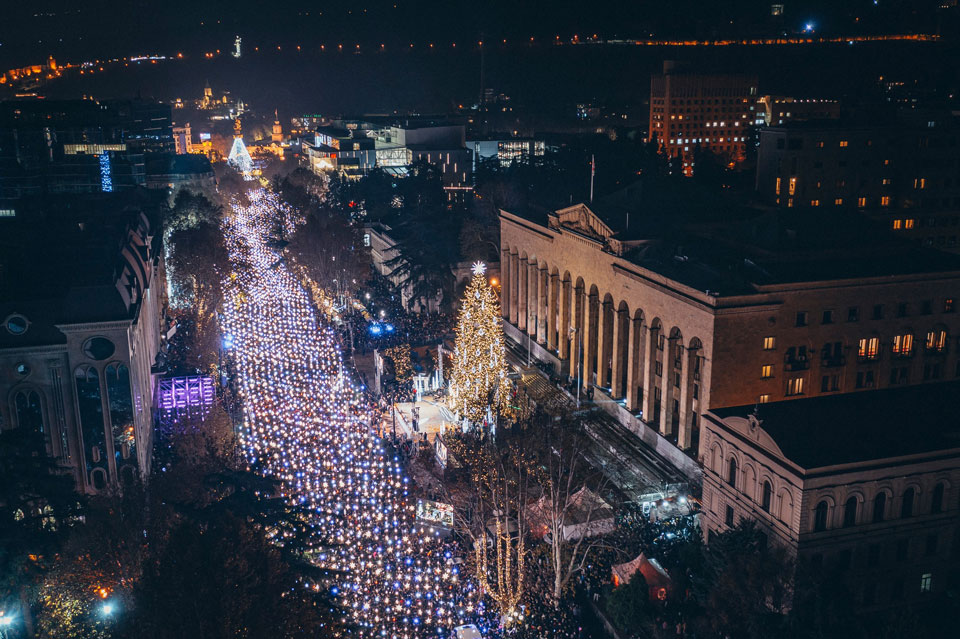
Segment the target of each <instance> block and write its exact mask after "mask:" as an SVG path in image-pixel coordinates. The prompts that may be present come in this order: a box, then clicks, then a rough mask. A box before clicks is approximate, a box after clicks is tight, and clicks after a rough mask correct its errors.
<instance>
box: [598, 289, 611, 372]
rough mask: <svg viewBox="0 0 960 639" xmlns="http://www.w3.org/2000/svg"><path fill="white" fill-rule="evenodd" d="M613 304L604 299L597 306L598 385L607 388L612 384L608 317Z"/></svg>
mask: <svg viewBox="0 0 960 639" xmlns="http://www.w3.org/2000/svg"><path fill="white" fill-rule="evenodd" d="M611 307H612V304H611V303H610V302H607V301H603V302H601V303H600V305H599V306H598V307H597V309H598V310H597V325H598V326H597V386H600V387H601V388H606V387H607V386H609V385H610V376H609V375H607V365H608V364H609V363H610V337H611V335H610V331H609V330H608V329H609V327H608V325H607V324H608V323H607V319H608V318H609V317H610V314H611Z"/></svg>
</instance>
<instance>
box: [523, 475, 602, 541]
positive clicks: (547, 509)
mask: <svg viewBox="0 0 960 639" xmlns="http://www.w3.org/2000/svg"><path fill="white" fill-rule="evenodd" d="M554 516H555V515H554V508H553V502H552V501H551V500H550V498H549V497H547V496H544V497H541V498H540V499H538V500H537V501H536V502H534V503H533V504H531V505H529V506H527V509H526V517H527V520H528V521H529V522H530V526H529V528H530V530H532V531H533V532H534V534H539V535H541V536H542V535H546V534H548V533H550V532H551V528H552V526H551V521H552V520H553V517H554ZM556 516H559V517H560V519H561V521H562V523H563V525H562V526H561V529H560V534H561V535H562V538H563V540H565V541H570V540H575V539H580V538H582V537H593V536H596V535H605V534H607V533H609V532H613V529H614V527H615V522H614V518H613V508H612V507H611V506H610V504H608V503H607V502H605V501H604V500H603V498H602V497H600V495H598V494H596V493H595V492H593V491H592V490H590V489H589V488H587V487H586V486H584V487H583V488H581V489H580V490H578V491H577V492H575V493H574V494H573V495H571V496H570V498H569V499H568V500H567V505H566V507H565V508H563V510H562V512H559V513H556Z"/></svg>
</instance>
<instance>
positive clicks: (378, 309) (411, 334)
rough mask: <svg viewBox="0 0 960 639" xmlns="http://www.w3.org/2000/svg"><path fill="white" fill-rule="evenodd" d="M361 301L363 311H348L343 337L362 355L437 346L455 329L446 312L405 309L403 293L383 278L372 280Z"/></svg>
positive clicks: (344, 316)
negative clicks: (393, 348) (405, 346)
mask: <svg viewBox="0 0 960 639" xmlns="http://www.w3.org/2000/svg"><path fill="white" fill-rule="evenodd" d="M358 301H359V303H360V304H362V305H363V308H362V309H361V308H356V307H351V308H349V309H347V310H345V311H344V315H343V320H344V321H343V324H342V325H341V328H340V337H341V340H342V343H343V344H344V345H348V344H352V347H353V348H354V350H355V351H356V352H357V353H360V354H363V353H368V352H370V351H372V350H373V349H375V348H376V349H380V350H384V349H386V348H390V347H391V346H397V345H400V344H409V345H410V346H413V347H417V346H422V345H426V344H436V343H437V342H439V341H440V340H441V339H443V337H444V336H445V335H447V334H449V333H450V331H451V329H452V327H453V318H452V317H451V316H450V315H448V314H446V313H414V312H411V311H410V310H409V309H407V308H404V306H403V304H402V303H401V299H400V294H399V293H398V292H397V291H396V290H394V288H393V285H392V284H391V283H390V282H389V281H388V280H387V279H386V278H383V277H379V276H375V277H374V278H373V279H371V280H370V281H368V282H367V283H366V285H365V287H364V291H363V293H362V294H361V296H360V299H359V300H358ZM350 324H352V340H353V341H352V343H351V334H350V328H349V325H350Z"/></svg>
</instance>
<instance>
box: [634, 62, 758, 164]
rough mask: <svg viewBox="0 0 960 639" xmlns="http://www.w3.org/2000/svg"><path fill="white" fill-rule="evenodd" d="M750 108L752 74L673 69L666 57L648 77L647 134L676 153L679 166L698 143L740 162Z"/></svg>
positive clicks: (753, 103) (754, 103)
mask: <svg viewBox="0 0 960 639" xmlns="http://www.w3.org/2000/svg"><path fill="white" fill-rule="evenodd" d="M756 108H757V78H756V77H755V76H748V75H705V74H695V73H683V72H676V71H674V70H673V69H672V68H671V67H670V65H669V63H666V64H664V73H663V74H660V75H654V76H652V77H651V78H650V122H649V128H648V136H649V138H650V139H651V140H653V139H654V138H655V139H656V140H657V142H658V144H659V146H660V149H661V150H662V151H663V152H664V153H666V154H667V156H668V157H680V158H682V160H683V166H684V169H688V168H689V167H690V163H691V162H692V161H693V152H694V150H695V149H696V148H697V147H698V146H699V147H700V148H701V149H705V150H710V151H713V152H714V153H717V154H719V155H722V156H723V157H724V158H726V159H727V160H728V161H729V162H740V161H742V160H743V158H744V157H745V154H746V137H747V135H746V134H747V132H748V131H747V130H748V129H749V128H750V127H751V126H753V125H754V123H755V120H756Z"/></svg>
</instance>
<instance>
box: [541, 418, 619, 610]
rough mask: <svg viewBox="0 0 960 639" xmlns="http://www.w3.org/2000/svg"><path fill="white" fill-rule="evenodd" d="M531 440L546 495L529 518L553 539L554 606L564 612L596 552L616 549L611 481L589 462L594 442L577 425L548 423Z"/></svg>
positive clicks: (564, 421) (563, 422)
mask: <svg viewBox="0 0 960 639" xmlns="http://www.w3.org/2000/svg"><path fill="white" fill-rule="evenodd" d="M526 439H527V441H528V445H527V446H525V447H524V450H526V451H528V453H527V454H528V455H529V456H531V457H533V459H532V460H531V461H532V472H533V473H535V475H536V479H537V484H538V486H539V487H540V489H541V491H542V492H541V494H540V498H539V499H538V500H537V501H536V502H534V503H533V504H531V505H530V507H529V508H527V511H526V512H527V515H528V518H529V520H530V526H531V527H537V528H539V530H538V531H537V532H540V533H544V534H545V536H546V535H549V537H550V539H549V541H550V549H549V556H550V569H551V571H552V573H553V603H554V605H555V606H559V605H560V600H561V597H562V595H563V592H564V590H565V589H566V588H567V587H568V586H569V584H570V582H571V580H572V579H573V578H574V577H575V576H577V575H578V574H580V573H581V572H582V571H583V570H584V568H585V567H586V566H587V565H588V564H589V563H590V559H591V557H592V555H593V554H594V553H595V551H597V550H599V549H601V548H610V547H611V546H610V545H609V544H608V543H607V542H606V538H605V535H606V534H607V533H610V532H612V531H613V517H614V510H613V506H612V505H611V504H609V503H607V501H605V500H604V499H603V497H602V495H603V493H605V492H607V489H608V488H609V480H608V479H607V478H606V476H605V475H603V474H602V473H601V472H599V471H598V470H596V469H594V468H593V467H592V466H591V465H590V463H589V462H588V461H587V459H586V457H585V454H586V453H587V447H588V445H589V440H588V439H587V437H586V435H585V434H584V433H583V431H582V430H581V429H580V426H579V424H577V423H571V422H570V421H567V420H561V421H559V422H547V423H545V424H544V425H543V426H542V427H540V428H532V429H531V430H530V431H528V434H527V437H526Z"/></svg>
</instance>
